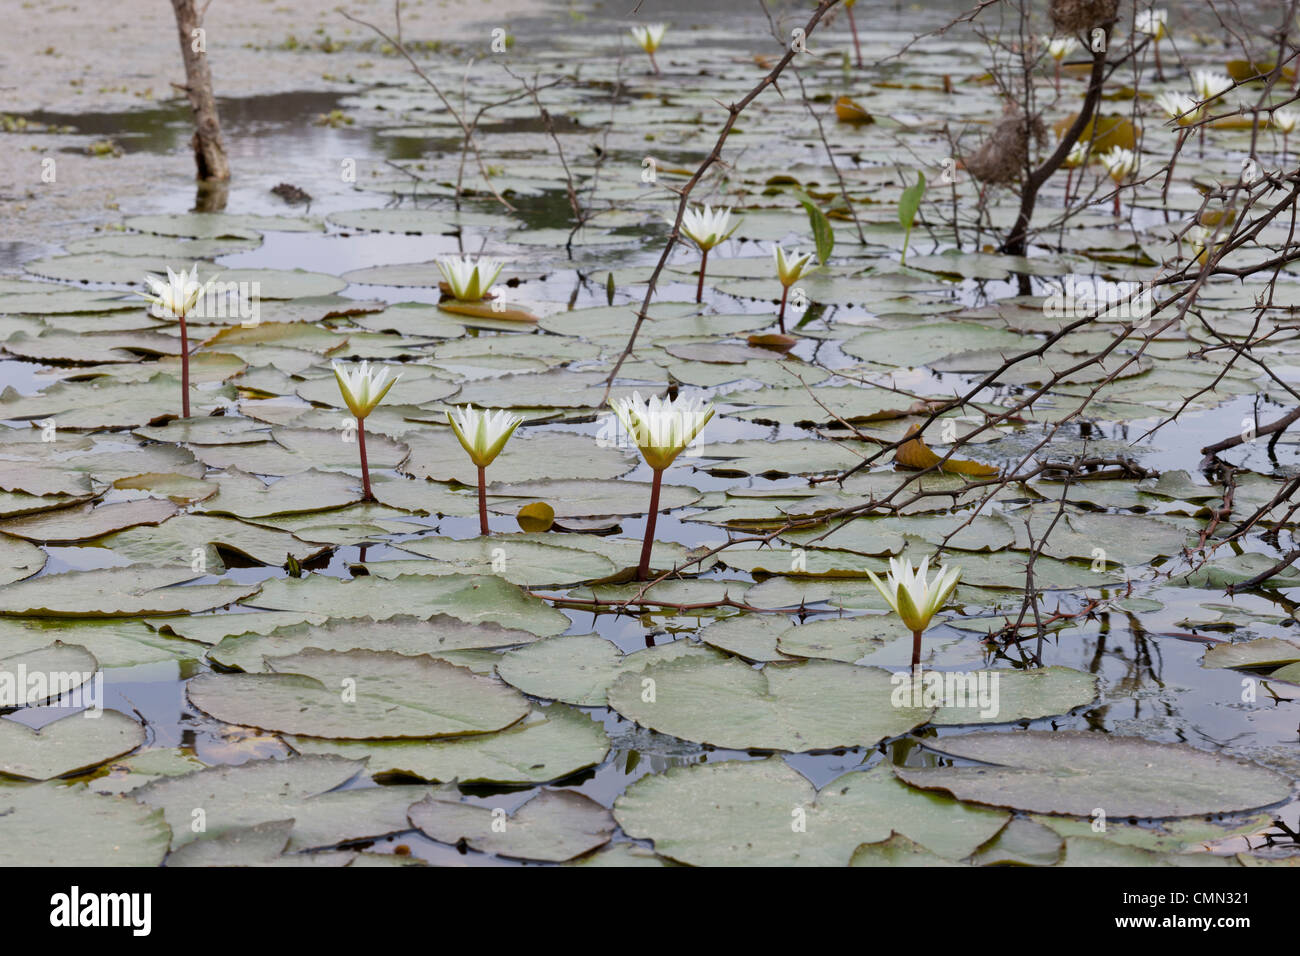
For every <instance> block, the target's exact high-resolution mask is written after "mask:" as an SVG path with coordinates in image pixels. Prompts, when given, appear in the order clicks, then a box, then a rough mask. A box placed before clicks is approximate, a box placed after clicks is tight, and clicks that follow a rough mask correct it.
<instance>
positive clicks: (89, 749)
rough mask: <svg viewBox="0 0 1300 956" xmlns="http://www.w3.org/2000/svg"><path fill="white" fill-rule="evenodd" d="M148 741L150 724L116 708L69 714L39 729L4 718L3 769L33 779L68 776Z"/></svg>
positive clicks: (0, 729) (0, 731) (0, 725)
mask: <svg viewBox="0 0 1300 956" xmlns="http://www.w3.org/2000/svg"><path fill="white" fill-rule="evenodd" d="M144 741H145V731H144V727H143V726H141V725H140V724H139V723H138V722H137V721H135V720H133V719H132V718H130V717H128V716H126V714H123V713H121V712H119V711H116V710H104V711H101V712H99V713H98V714H96V713H95V712H94V711H91V710H87V711H82V712H80V713H75V714H69V715H68V716H66V717H60V718H59V719H58V720H55V721H51V722H50V723H48V724H45V725H44V726H42V727H41V728H40V729H39V730H32V729H31V728H30V727H27V726H25V725H24V724H20V723H18V722H17V721H16V720H0V773H3V774H9V775H10V776H12V777H24V778H27V779H29V780H49V779H50V778H51V777H63V776H67V775H69V774H73V773H77V772H79V771H84V770H89V769H90V768H92V767H96V766H98V765H99V764H102V763H106V762H108V761H109V760H112V759H113V758H114V757H120V756H122V755H123V754H127V753H130V752H131V751H132V750H135V749H136V748H137V747H139V746H140V745H141V744H143V743H144Z"/></svg>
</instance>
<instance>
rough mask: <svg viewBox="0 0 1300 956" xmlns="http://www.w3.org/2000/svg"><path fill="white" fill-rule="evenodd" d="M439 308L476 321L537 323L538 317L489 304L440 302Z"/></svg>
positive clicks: (519, 310)
mask: <svg viewBox="0 0 1300 956" xmlns="http://www.w3.org/2000/svg"><path fill="white" fill-rule="evenodd" d="M438 308H440V309H442V311H444V312H450V313H451V314H452V315H468V316H471V317H472V318H475V319H503V320H507V321H511V322H536V321H537V316H535V315H533V314H532V313H531V312H526V311H524V310H523V309H509V308H507V309H500V310H497V309H494V308H493V307H492V305H491V304H490V303H487V302H440V303H438Z"/></svg>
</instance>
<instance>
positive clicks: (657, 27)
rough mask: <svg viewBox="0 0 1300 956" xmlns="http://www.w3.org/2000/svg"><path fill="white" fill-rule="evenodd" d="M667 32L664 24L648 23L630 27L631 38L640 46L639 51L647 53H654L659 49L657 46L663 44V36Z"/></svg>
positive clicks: (666, 26)
mask: <svg viewBox="0 0 1300 956" xmlns="http://www.w3.org/2000/svg"><path fill="white" fill-rule="evenodd" d="M667 31H668V25H667V24H666V23H650V24H647V25H645V26H635V27H632V38H633V39H634V40H636V42H637V43H638V44H640V46H641V49H643V50H645V51H646V52H647V53H654V52H655V51H656V50H658V49H659V44H660V43H663V42H664V34H665V33H666V32H667Z"/></svg>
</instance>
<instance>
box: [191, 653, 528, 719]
mask: <svg viewBox="0 0 1300 956" xmlns="http://www.w3.org/2000/svg"><path fill="white" fill-rule="evenodd" d="M272 667H273V668H274V670H273V672H272V673H269V674H204V675H202V676H200V677H196V678H194V679H193V680H191V681H190V682H189V685H188V688H187V695H188V697H189V699H190V702H191V703H193V704H194V706H196V707H198V708H199V709H200V710H202V711H204V712H205V713H208V714H211V715H212V716H213V717H216V718H217V719H218V720H222V721H225V722H226V723H230V724H239V725H243V726H248V727H259V728H261V729H263V730H270V731H276V732H283V733H291V734H302V735H304V736H310V737H330V738H339V739H351V740H385V739H391V738H403V737H446V736H454V735H459V734H481V733H490V732H492V731H495V730H501V729H503V728H505V727H509V726H510V725H511V724H513V723H515V722H516V721H517V720H520V719H521V718H522V717H524V715H526V714H527V713H528V705H527V703H526V702H525V701H524V699H523V697H522V696H521V695H520V694H519V693H517V692H516V691H514V690H513V689H511V688H509V687H507V686H505V685H504V684H502V683H500V682H498V681H495V680H493V679H491V678H484V677H480V676H478V675H475V674H473V673H472V672H470V671H469V670H466V669H465V668H462V667H456V666H454V665H451V664H448V663H447V662H446V661H439V660H435V659H434V658H432V657H428V656H423V657H406V656H404V655H401V654H394V653H392V652H390V651H365V650H353V651H322V650H319V649H316V648H308V649H307V650H304V651H302V652H300V653H298V654H295V655H292V656H283V657H276V658H275V659H274V661H273V662H272Z"/></svg>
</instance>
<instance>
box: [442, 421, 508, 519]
mask: <svg viewBox="0 0 1300 956" xmlns="http://www.w3.org/2000/svg"><path fill="white" fill-rule="evenodd" d="M523 421H524V420H523V419H522V418H521V417H519V416H518V415H512V414H510V413H509V412H502V411H497V412H490V411H488V410H486V409H483V408H475V407H474V406H473V405H464V406H461V407H459V408H453V409H452V410H451V411H449V412H447V424H448V425H450V426H451V430H452V431H453V432H455V433H456V440H457V441H459V442H460V446H461V447H462V448H464V449H465V451H466V452H468V453H469V460H470V461H472V462H473V463H474V464H475V465H476V466H477V467H478V529H479V533H480V534H483V535H486V534H488V520H487V466H488V465H490V464H492V462H493V461H495V460H496V457H497V455H499V454H501V449H503V448H505V447H506V442H508V441H509V440H510V436H511V435H513V434H514V433H515V429H516V428H518V427H519V426H520V425H522V424H523Z"/></svg>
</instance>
